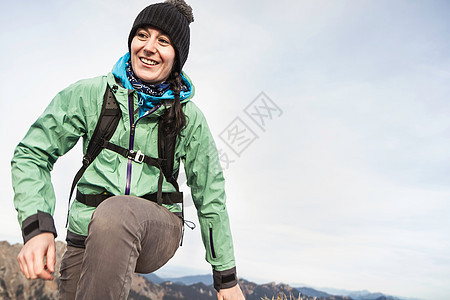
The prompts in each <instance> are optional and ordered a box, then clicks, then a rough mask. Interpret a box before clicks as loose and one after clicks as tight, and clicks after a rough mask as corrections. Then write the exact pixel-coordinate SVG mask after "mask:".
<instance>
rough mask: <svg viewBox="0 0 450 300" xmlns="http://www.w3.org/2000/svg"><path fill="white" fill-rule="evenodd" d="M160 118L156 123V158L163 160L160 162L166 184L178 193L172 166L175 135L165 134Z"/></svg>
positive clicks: (175, 175)
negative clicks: (168, 183) (169, 184)
mask: <svg viewBox="0 0 450 300" xmlns="http://www.w3.org/2000/svg"><path fill="white" fill-rule="evenodd" d="M161 123H162V118H159V121H158V157H162V158H164V160H163V161H162V162H161V168H162V172H163V174H164V177H166V180H167V182H170V183H171V184H172V185H173V186H174V187H175V189H176V190H177V192H179V191H180V189H179V186H178V182H177V177H178V170H177V171H176V172H175V173H174V171H173V164H174V160H175V145H176V142H177V135H176V134H170V135H168V134H165V133H164V128H163V126H162V124H161Z"/></svg>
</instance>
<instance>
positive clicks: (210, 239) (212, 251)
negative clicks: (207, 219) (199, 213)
mask: <svg viewBox="0 0 450 300" xmlns="http://www.w3.org/2000/svg"><path fill="white" fill-rule="evenodd" d="M209 245H210V247H211V255H212V257H213V258H216V251H215V250H214V239H213V228H212V224H209Z"/></svg>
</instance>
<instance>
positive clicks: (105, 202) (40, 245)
mask: <svg viewBox="0 0 450 300" xmlns="http://www.w3.org/2000/svg"><path fill="white" fill-rule="evenodd" d="M192 21H193V16H192V9H191V8H190V7H189V6H188V5H187V4H186V3H185V2H184V1H182V0H171V1H166V2H164V3H157V4H153V5H150V6H148V7H146V8H145V9H144V10H143V11H142V12H141V13H140V14H139V15H138V16H137V18H136V20H135V22H134V24H133V27H132V29H131V31H130V35H129V38H128V48H129V53H127V54H125V55H124V56H123V57H121V58H120V59H119V60H118V62H117V63H116V64H115V65H114V68H113V71H112V72H111V73H109V74H108V75H107V76H101V77H97V78H93V79H86V80H81V81H79V82H77V83H75V84H73V85H71V86H69V87H68V88H66V89H64V90H63V91H61V92H60V93H59V94H58V95H57V96H56V97H55V98H54V99H53V100H52V102H51V103H50V105H49V106H48V107H47V109H46V110H45V112H44V113H43V114H42V115H41V116H40V117H39V118H38V120H37V121H36V122H35V123H34V124H33V125H32V126H31V128H30V130H29V131H28V133H27V135H26V136H25V137H24V139H23V140H22V141H21V142H20V143H19V145H18V146H17V148H16V150H15V153H14V157H13V160H12V178H13V187H14V191H15V198H14V202H15V207H16V210H17V211H18V219H19V222H20V224H21V227H22V233H23V238H24V246H23V248H22V250H21V252H20V253H19V256H18V262H19V266H20V268H21V271H22V272H23V274H24V275H25V276H26V277H27V278H29V279H35V278H43V279H47V280H51V279H52V278H53V276H52V272H53V271H54V266H55V242H54V239H55V237H56V229H55V226H54V223H53V217H52V215H53V211H54V207H55V195H54V192H53V188H52V185H51V181H50V171H51V169H52V168H53V164H54V163H55V162H56V160H57V158H58V157H59V156H61V155H64V154H65V153H66V152H67V151H69V150H70V149H71V148H72V147H73V146H74V145H75V144H76V142H77V140H78V139H79V138H80V137H83V142H84V143H83V151H84V153H85V154H86V151H87V148H88V146H89V142H90V139H91V138H92V136H93V132H94V130H95V128H96V124H97V121H98V120H99V115H100V112H101V110H102V105H103V98H104V97H105V95H106V91H107V90H109V91H111V93H113V94H114V95H113V96H114V97H113V98H114V99H115V101H116V102H117V105H118V107H119V108H120V111H121V116H120V119H119V120H118V125H117V128H116V129H115V131H114V134H113V135H112V137H111V139H110V140H109V142H110V143H111V144H112V145H116V146H117V147H119V148H121V149H125V151H126V152H127V153H128V154H127V155H126V157H123V156H121V155H119V154H118V153H116V152H117V151H116V152H115V151H112V150H111V149H112V148H114V147H112V148H108V149H103V150H102V151H101V152H100V154H99V155H98V156H97V157H96V158H95V159H94V160H93V161H92V163H91V164H90V165H89V167H87V169H86V170H85V172H84V174H83V175H82V176H81V179H80V180H79V182H78V186H77V196H76V199H75V200H74V202H73V203H72V205H71V208H70V212H69V216H68V231H67V244H68V247H67V251H66V253H65V254H64V257H63V259H62V262H61V277H60V299H126V298H127V296H128V293H129V290H130V286H131V278H132V274H133V272H134V271H136V272H140V273H150V272H153V271H155V270H157V269H158V268H160V267H161V266H162V265H164V264H165V263H166V262H167V261H168V260H169V259H170V258H171V257H172V256H173V255H174V253H175V251H176V250H177V248H178V245H179V243H180V239H181V236H182V228H183V219H182V217H181V218H180V217H179V216H180V207H179V206H178V205H176V204H171V202H170V201H169V202H167V201H166V202H164V204H163V205H160V204H161V203H160V202H158V201H159V200H160V199H162V198H160V195H162V194H161V193H162V192H164V193H173V192H176V190H177V187H176V183H174V182H173V181H172V180H171V179H170V178H168V177H167V176H161V172H160V169H161V167H160V166H159V164H158V163H156V164H153V165H151V164H146V163H142V161H140V159H136V156H133V157H131V156H129V153H134V154H135V155H136V153H138V154H139V155H140V156H139V158H144V157H151V156H156V157H157V156H158V142H160V141H159V139H158V132H162V133H163V135H164V136H165V137H170V136H172V137H173V136H176V145H175V153H174V159H173V168H172V170H173V173H175V174H176V173H177V172H178V168H179V166H180V161H182V162H183V164H184V166H185V172H186V175H187V178H188V185H189V186H190V187H191V190H192V196H193V200H194V203H195V206H196V208H197V211H198V217H199V222H200V225H201V231H202V239H203V242H204V245H205V249H206V259H207V261H208V262H209V263H210V264H211V265H212V268H213V275H214V287H215V288H216V290H217V292H218V294H217V297H218V299H243V298H244V297H243V294H242V292H241V290H240V288H239V285H238V284H237V277H236V266H235V261H234V254H233V245H232V240H231V233H230V228H229V221H228V215H227V211H226V207H225V192H224V179H223V176H222V171H221V169H220V164H219V162H218V157H217V151H216V149H215V147H211V145H213V146H214V142H213V139H212V136H211V133H210V131H209V129H208V125H207V123H206V120H205V118H204V116H203V115H202V113H201V112H200V110H199V109H198V108H197V107H196V106H195V104H194V103H193V102H192V101H191V99H192V97H193V95H194V86H193V84H192V82H191V81H190V79H189V78H188V77H187V75H186V74H185V73H184V72H182V68H183V65H184V63H185V62H186V59H187V56H188V52H189V38H190V32H189V23H191V22H192ZM107 87H108V88H107ZM113 102H114V101H113ZM158 128H160V129H161V130H159V131H158ZM157 161H161V160H157ZM159 180H161V181H160V182H159V183H158V181H159ZM146 195H150V196H151V195H158V197H156V198H157V200H158V201H156V200H155V199H153V198H151V197H150V198H149V197H146ZM143 197H144V198H146V199H144V198H143ZM91 198H93V199H96V200H98V199H100V201H98V203H96V204H95V205H94V204H92V202H89V201H88V200H87V199H91ZM147 199H150V200H147ZM155 202H158V203H155Z"/></svg>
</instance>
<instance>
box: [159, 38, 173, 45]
mask: <svg viewBox="0 0 450 300" xmlns="http://www.w3.org/2000/svg"><path fill="white" fill-rule="evenodd" d="M159 41H160V42H161V43H163V44H170V42H169V40H168V39H164V38H161V39H159Z"/></svg>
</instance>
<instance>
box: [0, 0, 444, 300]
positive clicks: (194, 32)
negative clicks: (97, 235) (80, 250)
mask: <svg viewBox="0 0 450 300" xmlns="http://www.w3.org/2000/svg"><path fill="white" fill-rule="evenodd" d="M124 3H125V2H124V1H118V0H113V1H100V0H97V1H87V0H81V1H67V2H66V1H56V0H53V1H50V0H49V1H31V0H28V1H14V2H11V1H1V6H0V24H1V32H0V39H1V45H2V47H1V48H0V62H1V64H0V65H1V67H2V68H1V72H0V84H1V85H2V86H1V91H2V92H1V96H0V98H1V109H0V122H1V128H2V139H3V143H2V147H1V148H0V153H1V156H0V157H1V167H0V174H1V175H0V176H1V177H0V179H1V181H0V187H1V188H0V191H1V194H2V198H1V203H2V209H1V210H0V240H8V241H10V242H11V243H14V242H20V241H21V234H20V230H19V226H18V223H17V221H16V213H15V211H14V207H13V202H12V199H13V192H12V187H11V176H10V171H9V170H10V160H11V158H12V154H13V151H14V147H15V146H16V145H17V143H18V142H19V141H20V139H21V138H22V137H23V136H24V134H25V133H26V131H27V129H28V128H29V126H30V125H31V124H32V122H33V121H34V120H35V119H36V118H37V117H38V116H39V114H40V113H41V112H42V111H43V110H44V109H45V107H46V105H47V104H48V103H49V102H50V100H51V99H52V98H53V97H54V96H55V95H56V93H57V92H58V91H60V90H62V89H63V88H65V87H67V86H68V85H69V84H71V83H73V82H75V81H77V80H79V79H83V78H88V77H94V76H98V75H103V74H106V73H107V72H109V71H110V70H111V69H112V67H113V65H114V63H115V62H116V61H117V59H118V58H119V57H120V56H122V55H123V54H124V53H125V52H126V51H127V37H128V33H129V30H130V28H131V25H132V23H133V21H134V18H135V16H136V15H137V14H138V13H139V11H140V10H141V9H142V8H143V7H145V6H146V5H147V4H149V2H147V1H128V2H127V4H126V5H124ZM190 4H191V5H192V7H193V9H194V16H195V22H194V23H192V24H191V37H192V39H191V51H190V54H189V58H188V61H187V63H186V65H185V68H184V70H185V71H186V73H187V74H188V75H189V76H190V77H191V79H192V80H193V82H194V85H195V86H196V97H195V100H194V101H195V102H196V103H197V105H198V106H199V107H200V108H201V109H202V110H203V112H204V113H205V115H206V117H207V119H208V122H209V124H210V127H211V130H212V132H213V134H214V136H215V137H216V143H217V146H218V148H219V149H221V154H222V159H223V162H224V168H225V169H226V170H225V176H226V179H227V194H228V209H229V214H230V218H231V225H232V231H233V237H234V244H235V253H236V260H237V266H238V272H239V275H240V276H241V277H244V278H246V279H249V280H253V281H256V282H259V283H263V282H270V281H276V282H285V283H290V284H294V285H303V284H304V285H308V286H313V287H335V288H342V289H350V290H361V289H368V290H370V291H372V292H376V291H380V292H383V293H387V294H393V295H398V296H407V297H416V298H422V299H448V298H449V297H450V218H449V215H450V201H449V200H450V186H449V182H450V152H449V149H450V139H449V138H450V118H449V112H450V102H449V97H448V95H449V94H450V93H449V92H450V84H449V81H450V71H449V70H450V60H449V53H450V47H449V46H450V43H449V38H448V37H449V36H450V15H449V12H450V3H449V2H448V1H393V0H389V1H387V0H386V1H384V0H381V1H380V0H377V1H375V0H373V1H357V0H352V1H331V0H330V1H325V0H316V1H312V0H310V1H287V0H281V1H266V0H259V1H237V0H229V1H220V2H219V1H203V0H202V1H201V0H191V1H190ZM261 92H263V94H261ZM255 109H259V112H260V116H259V117H258V116H255V115H254V114H253V115H252V114H251V113H252V112H253V113H254V112H255V111H256V110H255ZM262 121H264V123H261V122H262ZM258 122H259V123H258ZM236 128H240V130H241V131H242V130H243V129H245V133H246V135H245V136H240V137H239V139H237V137H236V136H234V138H235V139H234V140H233V137H232V136H230V135H229V133H232V132H233V129H236ZM80 151H81V150H80V147H79V145H78V146H76V147H75V148H74V150H73V151H71V152H69V153H68V154H67V155H66V156H64V157H62V158H61V159H60V160H59V161H58V162H57V164H56V165H55V169H54V171H53V173H52V180H53V183H54V187H55V191H56V194H57V198H58V199H57V206H56V212H55V222H56V225H57V229H58V233H59V237H58V239H61V240H64V239H65V228H64V225H65V219H66V213H67V197H68V193H69V188H70V184H71V182H72V179H73V176H74V174H75V173H76V171H77V170H78V168H79V167H80V164H81V153H80ZM226 159H228V161H227V160H226ZM187 206H188V207H187V216H188V219H190V220H193V221H194V222H196V223H197V225H198V221H197V219H196V216H195V208H194V207H193V206H192V205H190V204H189V203H188V205H187ZM209 271H210V267H209V265H208V264H207V263H206V262H205V260H204V249H203V245H202V243H201V238H200V230H199V229H198V228H197V229H195V230H194V231H190V230H188V229H187V230H186V234H185V242H184V245H183V247H181V248H180V250H179V251H178V253H177V254H176V256H175V257H174V258H173V260H172V261H171V262H170V263H169V264H168V265H167V266H166V267H164V268H163V269H162V270H161V271H159V273H158V274H159V275H160V276H178V275H179V276H181V275H193V274H203V273H208V272H209Z"/></svg>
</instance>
